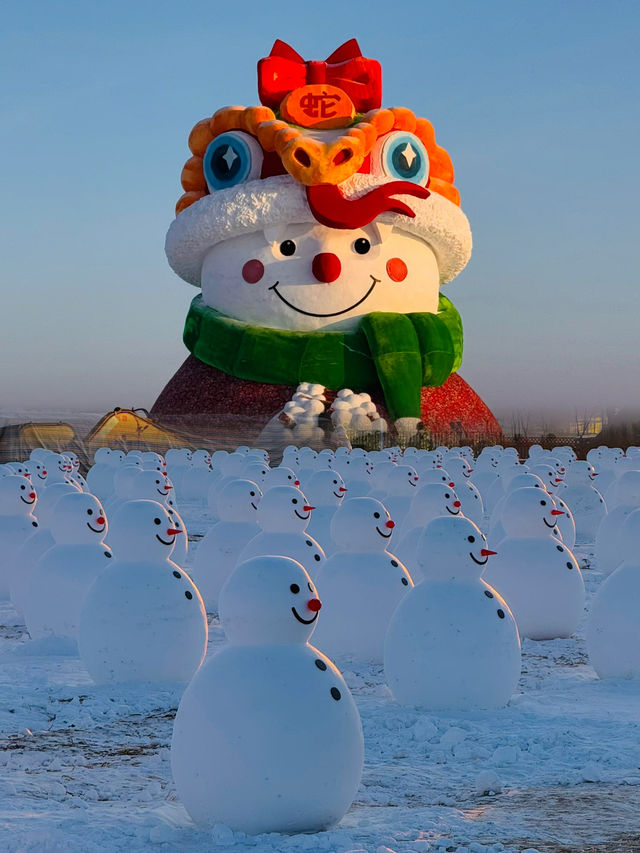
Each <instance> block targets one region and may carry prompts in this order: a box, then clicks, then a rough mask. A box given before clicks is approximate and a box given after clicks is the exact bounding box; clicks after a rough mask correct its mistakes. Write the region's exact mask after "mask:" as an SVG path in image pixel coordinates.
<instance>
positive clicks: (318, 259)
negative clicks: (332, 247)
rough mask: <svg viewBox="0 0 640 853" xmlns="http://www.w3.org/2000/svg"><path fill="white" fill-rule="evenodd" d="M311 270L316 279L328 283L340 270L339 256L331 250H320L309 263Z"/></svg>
mask: <svg viewBox="0 0 640 853" xmlns="http://www.w3.org/2000/svg"><path fill="white" fill-rule="evenodd" d="M311 270H312V272H313V274H314V276H315V277H316V278H317V279H318V281H323V282H325V283H327V284H329V283H330V282H332V281H335V280H336V279H337V278H338V277H339V275H340V273H341V272H342V265H341V263H340V258H339V257H338V256H337V255H334V254H333V253H332V252H320V254H319V255H316V256H315V258H314V259H313V263H312V264H311Z"/></svg>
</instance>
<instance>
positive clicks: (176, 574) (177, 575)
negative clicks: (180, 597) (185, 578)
mask: <svg viewBox="0 0 640 853" xmlns="http://www.w3.org/2000/svg"><path fill="white" fill-rule="evenodd" d="M173 576H174V578H178V579H180V578H181V577H182V575H181V574H180V572H174V573H173Z"/></svg>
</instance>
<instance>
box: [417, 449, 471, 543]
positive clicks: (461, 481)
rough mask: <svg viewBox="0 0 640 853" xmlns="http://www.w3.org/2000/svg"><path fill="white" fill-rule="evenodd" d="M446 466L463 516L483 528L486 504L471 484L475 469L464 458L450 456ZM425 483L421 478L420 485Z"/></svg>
mask: <svg viewBox="0 0 640 853" xmlns="http://www.w3.org/2000/svg"><path fill="white" fill-rule="evenodd" d="M444 464H445V468H446V473H447V474H450V475H451V478H452V480H453V482H454V483H455V489H456V494H457V496H458V500H459V501H460V503H461V505H462V514H463V515H464V516H465V517H466V518H470V519H471V521H473V523H474V524H477V525H478V527H482V526H483V520H484V503H483V500H482V495H481V494H480V492H479V491H478V489H477V488H476V486H474V485H473V483H472V482H471V475H472V473H473V467H472V466H471V465H470V464H469V462H468V461H467V460H466V459H464V458H463V457H462V456H452V455H448V456H447V458H446V459H445V462H444ZM424 482H425V481H424V478H423V477H422V476H420V483H424ZM452 488H453V487H452Z"/></svg>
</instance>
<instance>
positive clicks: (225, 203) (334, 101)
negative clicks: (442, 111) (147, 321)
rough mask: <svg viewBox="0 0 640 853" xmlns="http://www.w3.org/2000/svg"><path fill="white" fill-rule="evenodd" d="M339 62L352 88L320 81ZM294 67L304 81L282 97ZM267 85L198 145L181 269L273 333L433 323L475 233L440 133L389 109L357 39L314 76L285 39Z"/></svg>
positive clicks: (197, 130)
mask: <svg viewBox="0 0 640 853" xmlns="http://www.w3.org/2000/svg"><path fill="white" fill-rule="evenodd" d="M294 56H295V57H297V58H296V59H293V60H292V57H294ZM336 57H339V59H336V63H337V66H340V68H341V69H343V70H344V69H345V67H346V66H345V65H344V61H343V59H342V57H348V60H347V61H349V62H351V61H352V60H353V62H352V64H351V66H350V67H352V68H353V70H354V78H353V80H350V79H349V76H348V72H347V75H346V76H345V75H343V74H342V72H340V74H339V75H338V77H339V79H336V80H335V85H334V84H333V83H332V84H328V82H327V80H326V79H325V80H323V81H320V79H319V78H318V77H317V74H318V73H319V72H320V71H321V70H322V69H324V71H322V74H326V73H328V71H327V69H330V68H331V67H332V65H333V64H334V63H333V59H334V58H336ZM290 61H293V64H294V65H297V66H298V67H299V69H300V75H296V77H297V78H298V82H297V83H294V84H292V85H291V86H289V85H287V83H286V82H285V83H284V88H283V84H282V83H281V82H280V81H282V80H284V81H286V80H287V79H291V78H290V77H289V76H288V73H287V72H284V73H283V72H282V71H281V69H280V68H279V65H280V64H281V63H282V62H285V64H286V63H288V62H290ZM364 64H367V65H368V67H369V68H376V69H377V70H376V71H375V75H374V76H375V77H376V81H377V82H374V81H373V78H372V77H369V76H368V75H365V76H364V77H363V74H362V67H363V65H364ZM337 66H336V67H337ZM258 77H259V85H258V88H259V92H260V98H261V101H262V106H258V107H248V108H244V107H228V108H223V109H221V110H219V111H218V112H217V113H215V114H214V115H213V116H212V117H211V118H209V119H205V120H203V121H201V122H199V123H198V124H197V125H196V126H195V127H194V129H193V131H192V133H191V135H190V137H189V145H190V148H191V151H192V153H193V156H192V157H191V158H190V159H189V160H188V162H187V164H186V165H185V168H184V169H183V172H182V184H183V187H184V189H185V193H184V195H183V196H182V198H181V199H180V201H179V202H178V205H177V208H176V210H177V218H176V220H175V221H174V223H173V224H172V225H171V227H170V229H169V232H168V234H167V242H166V250H167V256H168V259H169V263H170V264H171V266H172V267H173V269H174V270H175V271H176V272H177V273H178V275H180V276H181V277H182V278H184V279H185V280H186V281H188V282H190V283H191V284H195V285H197V286H201V287H202V291H203V298H204V301H205V303H206V304H207V305H210V306H211V307H212V308H215V309H217V310H219V311H221V312H222V313H224V314H226V315H228V316H230V317H235V318H237V319H240V320H243V321H245V322H250V323H256V324H258V325H261V326H269V327H272V328H279V329H298V330H313V329H319V328H323V327H328V326H329V327H330V326H335V325H337V324H340V325H342V326H348V325H353V324H354V323H356V322H357V319H358V318H359V317H361V316H362V315H363V314H366V313H370V312H372V311H395V312H402V313H405V312H410V311H430V312H435V311H436V310H437V305H438V289H439V286H440V284H443V283H445V282H447V281H449V280H450V279H452V278H453V277H454V276H455V275H457V274H458V273H459V272H460V271H461V270H462V269H463V268H464V266H465V265H466V263H467V261H468V259H469V255H470V252H471V234H470V230H469V224H468V222H467V219H466V217H465V216H464V214H463V213H462V211H461V210H460V206H459V204H460V198H459V194H458V191H457V190H456V189H455V187H454V186H453V183H452V182H453V167H452V165H451V160H450V158H449V155H448V154H447V152H446V151H445V150H444V149H443V148H441V147H440V146H438V145H437V144H436V142H435V134H434V131H433V127H432V125H431V124H430V123H429V122H428V121H426V119H422V118H418V117H416V116H415V115H414V114H413V113H412V112H411V111H410V110H408V109H405V108H401V109H382V108H381V83H380V77H381V72H380V66H379V64H378V63H376V62H375V61H374V60H370V59H365V58H364V57H362V55H361V54H360V49H359V47H358V44H357V42H356V41H355V40H354V39H352V40H351V41H349V42H347V43H346V44H345V45H342V47H340V48H339V49H338V50H337V51H335V53H334V54H332V56H331V57H329V59H328V60H327V62H326V63H320V62H313V63H309V64H307V63H305V62H304V60H303V59H302V57H300V56H299V55H298V54H296V53H295V51H293V49H292V48H290V47H289V46H288V45H284V43H283V42H280V41H279V40H278V41H277V42H276V43H275V45H274V47H273V50H272V52H271V54H270V56H268V57H266V58H265V59H263V60H261V61H260V63H259V65H258ZM365 78H366V79H365ZM328 113H331V115H329V114H328Z"/></svg>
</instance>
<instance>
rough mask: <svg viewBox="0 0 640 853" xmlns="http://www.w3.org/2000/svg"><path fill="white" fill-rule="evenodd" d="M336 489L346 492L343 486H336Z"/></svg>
mask: <svg viewBox="0 0 640 853" xmlns="http://www.w3.org/2000/svg"><path fill="white" fill-rule="evenodd" d="M338 491H339V492H346V491H347V489H346V488H345V486H338Z"/></svg>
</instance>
